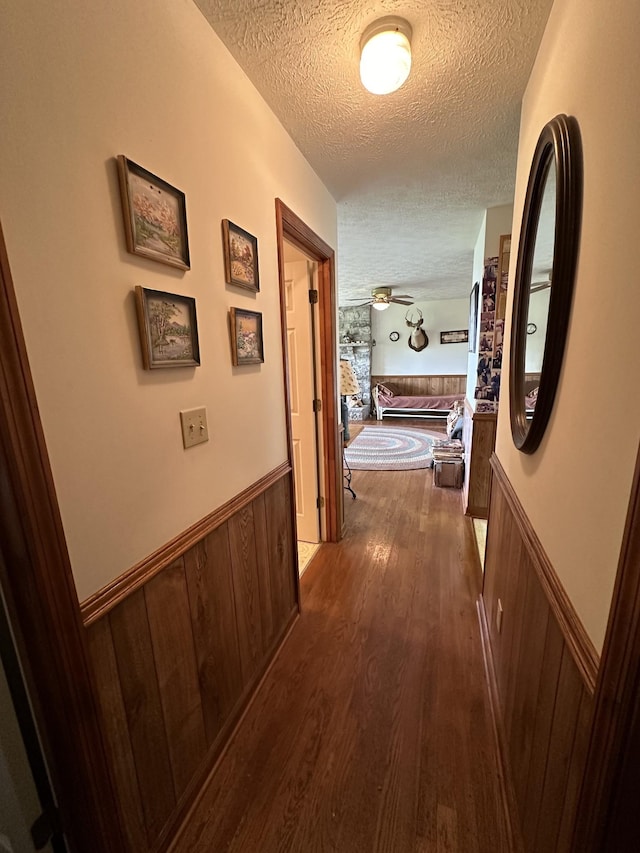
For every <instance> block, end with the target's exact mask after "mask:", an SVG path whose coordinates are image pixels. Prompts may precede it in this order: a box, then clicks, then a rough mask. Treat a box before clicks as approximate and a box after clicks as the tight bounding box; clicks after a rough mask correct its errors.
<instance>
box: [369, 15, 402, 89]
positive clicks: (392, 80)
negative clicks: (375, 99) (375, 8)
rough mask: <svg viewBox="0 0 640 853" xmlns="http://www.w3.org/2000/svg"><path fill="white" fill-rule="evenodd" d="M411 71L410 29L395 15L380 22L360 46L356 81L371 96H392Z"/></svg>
mask: <svg viewBox="0 0 640 853" xmlns="http://www.w3.org/2000/svg"><path fill="white" fill-rule="evenodd" d="M410 71H411V25H410V24H409V23H408V22H407V21H405V20H404V18H398V17H396V16H395V15H389V16H388V17H386V18H380V19H379V20H377V21H374V22H373V23H372V24H370V25H369V26H368V27H367V29H366V30H365V31H364V34H363V36H362V40H361V42H360V79H361V80H362V85H363V86H364V87H365V89H368V91H369V92H371V93H372V94H374V95H388V94H389V93H390V92H395V91H396V89H399V88H400V86H402V84H403V83H404V81H405V80H406V79H407V77H408V76H409V72H410Z"/></svg>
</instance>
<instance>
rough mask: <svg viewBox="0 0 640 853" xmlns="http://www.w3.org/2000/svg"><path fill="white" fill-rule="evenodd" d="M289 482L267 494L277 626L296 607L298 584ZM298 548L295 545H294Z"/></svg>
mask: <svg viewBox="0 0 640 853" xmlns="http://www.w3.org/2000/svg"><path fill="white" fill-rule="evenodd" d="M290 488H291V485H290V483H288V482H286V481H285V480H280V481H279V482H277V483H274V484H273V486H271V487H270V488H269V489H268V490H267V491H266V492H265V496H264V498H265V506H266V521H267V542H268V554H269V577H270V592H271V600H270V609H271V612H272V614H273V618H274V620H275V623H276V624H277V625H282V624H284V623H285V622H286V621H287V620H288V619H289V617H290V615H291V610H292V608H293V607H295V602H296V595H297V585H296V583H295V575H296V566H295V556H294V551H293V549H292V543H293V521H292V515H291V512H290V511H289V510H288V509H287V507H289V506H290V505H291V501H292V496H291V494H290V491H289V490H290ZM293 544H294V546H295V543H293Z"/></svg>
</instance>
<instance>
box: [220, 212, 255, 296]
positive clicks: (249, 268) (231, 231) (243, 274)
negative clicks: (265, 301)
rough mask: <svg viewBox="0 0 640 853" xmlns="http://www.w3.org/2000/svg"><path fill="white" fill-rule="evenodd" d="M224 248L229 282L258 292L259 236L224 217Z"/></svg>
mask: <svg viewBox="0 0 640 853" xmlns="http://www.w3.org/2000/svg"><path fill="white" fill-rule="evenodd" d="M222 248H223V250H224V278H225V281H226V282H227V284H235V285H236V286H237V287H244V288H245V289H246V290H252V291H253V292H254V293H257V292H258V291H259V290H260V274H259V272H258V239H257V237H254V236H253V234H249V232H248V231H245V230H244V228H240V226H239V225H234V223H233V222H230V221H229V220H228V219H223V220H222Z"/></svg>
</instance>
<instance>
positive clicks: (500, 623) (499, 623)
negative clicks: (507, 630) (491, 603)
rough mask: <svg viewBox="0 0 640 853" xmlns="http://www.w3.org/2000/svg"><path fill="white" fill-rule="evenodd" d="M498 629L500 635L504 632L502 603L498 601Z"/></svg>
mask: <svg viewBox="0 0 640 853" xmlns="http://www.w3.org/2000/svg"><path fill="white" fill-rule="evenodd" d="M496 628H497V629H498V634H499V633H500V632H501V631H502V602H501V601H500V599H498V608H497V610H496Z"/></svg>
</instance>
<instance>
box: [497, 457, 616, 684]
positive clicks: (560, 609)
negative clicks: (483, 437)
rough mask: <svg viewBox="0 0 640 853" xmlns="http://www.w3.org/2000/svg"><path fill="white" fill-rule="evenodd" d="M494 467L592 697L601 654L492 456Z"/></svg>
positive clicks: (498, 481)
mask: <svg viewBox="0 0 640 853" xmlns="http://www.w3.org/2000/svg"><path fill="white" fill-rule="evenodd" d="M491 468H492V469H493V474H494V477H495V480H496V481H497V483H498V485H499V487H500V489H501V490H502V493H503V494H504V496H505V500H506V501H507V503H508V505H509V508H510V510H511V512H512V513H513V517H514V519H515V522H516V525H517V527H518V530H519V531H520V535H521V536H522V541H523V542H524V544H525V547H526V549H527V551H528V553H529V556H530V557H531V562H532V563H533V566H534V568H535V570H536V574H537V576H538V580H539V581H540V585H541V587H542V589H543V591H544V594H545V596H546V598H547V601H548V602H549V606H550V607H551V611H552V613H553V614H554V616H555V617H556V620H557V622H558V626H559V628H560V631H561V632H562V636H563V637H564V641H565V643H566V644H567V647H568V649H569V651H570V652H571V656H572V657H573V660H574V662H575V664H576V666H577V668H578V672H579V673H580V675H581V677H582V679H583V681H584V685H585V687H586V689H587V690H588V692H589V694H590V695H591V696H593V694H594V692H595V686H596V678H597V675H598V667H599V665H600V657H599V655H598V652H597V651H596V648H595V646H594V645H593V643H592V642H591V638H590V637H589V635H588V634H587V632H586V631H585V629H584V625H583V624H582V622H581V621H580V617H579V616H578V614H577V613H576V610H575V608H574V606H573V604H572V603H571V600H570V598H569V596H568V595H567V593H566V592H565V589H564V587H563V586H562V583H561V581H560V579H559V577H558V575H557V574H556V570H555V569H554V567H553V565H552V563H551V561H550V560H549V557H548V556H547V554H546V552H545V550H544V548H543V547H542V543H541V542H540V540H539V539H538V536H537V534H536V532H535V530H534V529H533V527H532V526H531V522H530V521H529V519H528V517H527V514H526V513H525V511H524V509H523V507H522V504H521V503H520V500H519V498H518V496H517V494H516V493H515V491H514V489H513V486H512V485H511V483H510V481H509V478H508V477H507V475H506V473H505V470H504V468H503V467H502V465H501V464H500V460H499V459H498V457H497V456H496V455H495V453H494V454H493V455H492V456H491Z"/></svg>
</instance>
